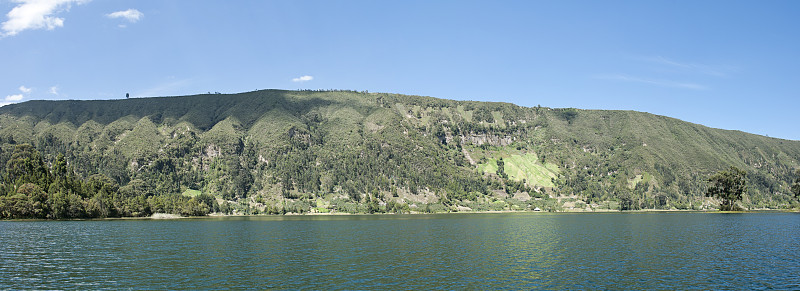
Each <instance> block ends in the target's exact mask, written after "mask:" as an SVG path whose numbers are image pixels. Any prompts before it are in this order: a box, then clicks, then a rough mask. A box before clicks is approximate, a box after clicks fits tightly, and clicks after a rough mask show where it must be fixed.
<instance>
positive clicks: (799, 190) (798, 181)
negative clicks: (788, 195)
mask: <svg viewBox="0 0 800 291" xmlns="http://www.w3.org/2000/svg"><path fill="white" fill-rule="evenodd" d="M794 176H795V178H794V183H792V193H794V197H797V198H800V169H798V170H797V171H795V172H794Z"/></svg>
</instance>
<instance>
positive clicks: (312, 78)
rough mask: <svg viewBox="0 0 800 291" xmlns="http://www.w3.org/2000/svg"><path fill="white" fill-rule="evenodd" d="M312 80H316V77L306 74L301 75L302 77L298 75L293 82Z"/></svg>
mask: <svg viewBox="0 0 800 291" xmlns="http://www.w3.org/2000/svg"><path fill="white" fill-rule="evenodd" d="M311 80H314V77H312V76H309V75H305V76H301V77H297V78H294V79H292V82H307V81H311Z"/></svg>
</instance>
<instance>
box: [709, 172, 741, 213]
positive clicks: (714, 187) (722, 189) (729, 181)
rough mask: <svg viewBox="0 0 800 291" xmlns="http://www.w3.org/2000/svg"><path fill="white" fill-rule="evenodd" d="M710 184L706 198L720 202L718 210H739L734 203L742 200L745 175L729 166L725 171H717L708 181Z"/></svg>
mask: <svg viewBox="0 0 800 291" xmlns="http://www.w3.org/2000/svg"><path fill="white" fill-rule="evenodd" d="M708 182H709V183H710V185H709V187H708V190H707V191H706V196H708V197H716V198H719V199H721V200H722V204H720V206H719V210H723V211H731V210H739V209H740V208H739V207H738V206H737V205H736V201H738V200H742V194H743V193H744V192H745V191H747V173H745V172H744V171H742V170H740V169H739V168H737V167H733V166H731V167H730V169H728V170H727V171H719V172H717V173H716V174H714V175H713V176H711V178H709V179H708Z"/></svg>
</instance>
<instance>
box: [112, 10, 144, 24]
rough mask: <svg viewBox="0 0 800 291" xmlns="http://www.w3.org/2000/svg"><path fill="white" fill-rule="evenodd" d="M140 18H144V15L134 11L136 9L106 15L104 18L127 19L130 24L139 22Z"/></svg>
mask: <svg viewBox="0 0 800 291" xmlns="http://www.w3.org/2000/svg"><path fill="white" fill-rule="evenodd" d="M142 16H144V13H142V12H140V11H139V10H136V9H128V10H125V11H117V12H113V13H109V14H106V17H108V18H124V19H127V20H128V21H130V22H131V23H135V22H137V21H139V19H141V18H142Z"/></svg>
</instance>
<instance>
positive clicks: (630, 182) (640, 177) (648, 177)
mask: <svg viewBox="0 0 800 291" xmlns="http://www.w3.org/2000/svg"><path fill="white" fill-rule="evenodd" d="M652 179H653V176H652V175H650V174H648V173H647V172H644V173H642V175H636V177H633V179H629V180H628V188H630V189H634V188H636V185H639V183H642V182H644V183H648V182H650V180H652Z"/></svg>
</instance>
